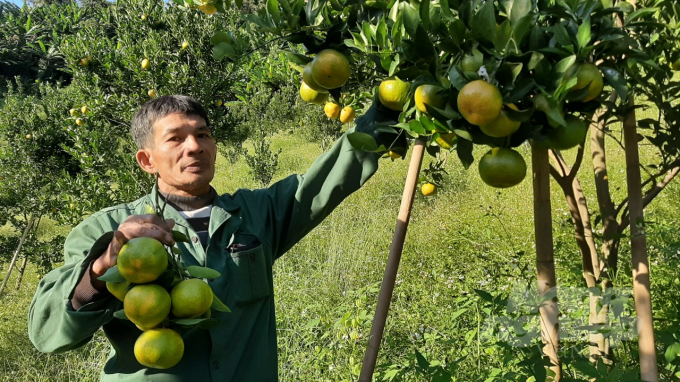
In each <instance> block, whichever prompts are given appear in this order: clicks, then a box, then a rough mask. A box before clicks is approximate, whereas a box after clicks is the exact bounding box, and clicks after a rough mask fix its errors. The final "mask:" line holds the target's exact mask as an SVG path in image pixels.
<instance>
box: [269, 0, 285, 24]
mask: <svg viewBox="0 0 680 382" xmlns="http://www.w3.org/2000/svg"><path fill="white" fill-rule="evenodd" d="M284 1H285V0H284ZM267 14H268V15H269V16H271V18H272V20H274V23H276V25H279V24H280V23H281V15H280V14H279V2H278V1H277V0H267Z"/></svg>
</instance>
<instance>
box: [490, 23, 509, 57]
mask: <svg viewBox="0 0 680 382" xmlns="http://www.w3.org/2000/svg"><path fill="white" fill-rule="evenodd" d="M511 36H512V28H511V27H510V20H505V21H504V22H503V23H502V24H501V25H500V26H499V27H498V29H496V38H495V39H494V45H495V46H496V50H499V51H503V50H504V49H505V46H506V45H507V44H508V41H510V37H511Z"/></svg>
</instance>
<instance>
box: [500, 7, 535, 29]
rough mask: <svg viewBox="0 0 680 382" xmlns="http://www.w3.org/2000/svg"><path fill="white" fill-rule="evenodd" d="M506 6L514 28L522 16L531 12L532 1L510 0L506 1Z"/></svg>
mask: <svg viewBox="0 0 680 382" xmlns="http://www.w3.org/2000/svg"><path fill="white" fill-rule="evenodd" d="M506 7H507V8H508V12H509V13H510V17H509V18H510V22H511V23H512V26H513V29H514V28H515V26H516V25H517V23H518V22H519V21H520V20H521V19H522V18H524V17H525V16H528V15H529V14H530V13H531V11H532V9H531V8H532V2H531V0H510V1H508V4H507V5H506ZM530 17H531V16H530Z"/></svg>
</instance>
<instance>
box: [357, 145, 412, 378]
mask: <svg viewBox="0 0 680 382" xmlns="http://www.w3.org/2000/svg"><path fill="white" fill-rule="evenodd" d="M424 149H425V142H424V141H422V140H420V139H418V140H416V143H415V145H414V146H413V152H412V153H411V163H410V165H409V169H408V175H407V176H406V184H405V186H404V193H403V194H402V197H401V206H400V207H399V216H398V218H397V226H396V228H395V230H394V237H393V238H392V246H391V247H390V255H389V258H388V259H387V267H386V268H385V276H384V277H383V282H382V285H381V287H380V295H379V296H378V305H377V307H376V309H375V316H373V325H372V326H371V336H370V338H369V340H368V346H367V347H366V354H365V355H364V362H363V365H362V367H361V374H360V375H359V382H371V380H372V378H373V371H374V370H375V364H376V361H377V359H378V351H379V350H380V343H381V342H382V336H383V331H384V330H385V321H386V320H387V313H388V311H389V309H390V302H391V300H392V292H393V291H394V283H395V280H396V278H397V270H398V268H399V261H400V260H401V253H402V251H403V249H404V239H405V238H406V229H407V228H408V223H409V219H410V217H411V207H412V206H413V196H414V195H415V190H416V185H417V183H418V176H419V174H420V166H421V165H422V163H423V152H424Z"/></svg>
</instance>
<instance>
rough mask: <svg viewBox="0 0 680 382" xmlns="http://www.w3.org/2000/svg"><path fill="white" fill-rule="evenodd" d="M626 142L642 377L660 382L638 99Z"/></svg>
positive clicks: (628, 123) (632, 109) (625, 130)
mask: <svg viewBox="0 0 680 382" xmlns="http://www.w3.org/2000/svg"><path fill="white" fill-rule="evenodd" d="M623 140H624V144H625V153H626V178H627V185H628V210H629V216H630V251H631V257H632V262H633V295H634V297H635V311H636V312H637V326H638V333H639V338H638V342H639V346H640V376H641V378H642V379H643V380H645V381H652V382H656V381H658V380H659V376H658V371H657V366H656V349H655V346H654V323H653V321H652V300H651V290H650V281H649V260H648V259H647V237H646V236H645V222H644V219H645V218H644V212H643V208H644V204H643V200H642V181H641V175H640V155H639V152H638V138H637V121H636V120H635V99H634V98H633V97H632V95H631V98H630V100H629V101H628V110H627V111H626V117H625V119H624V121H623Z"/></svg>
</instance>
